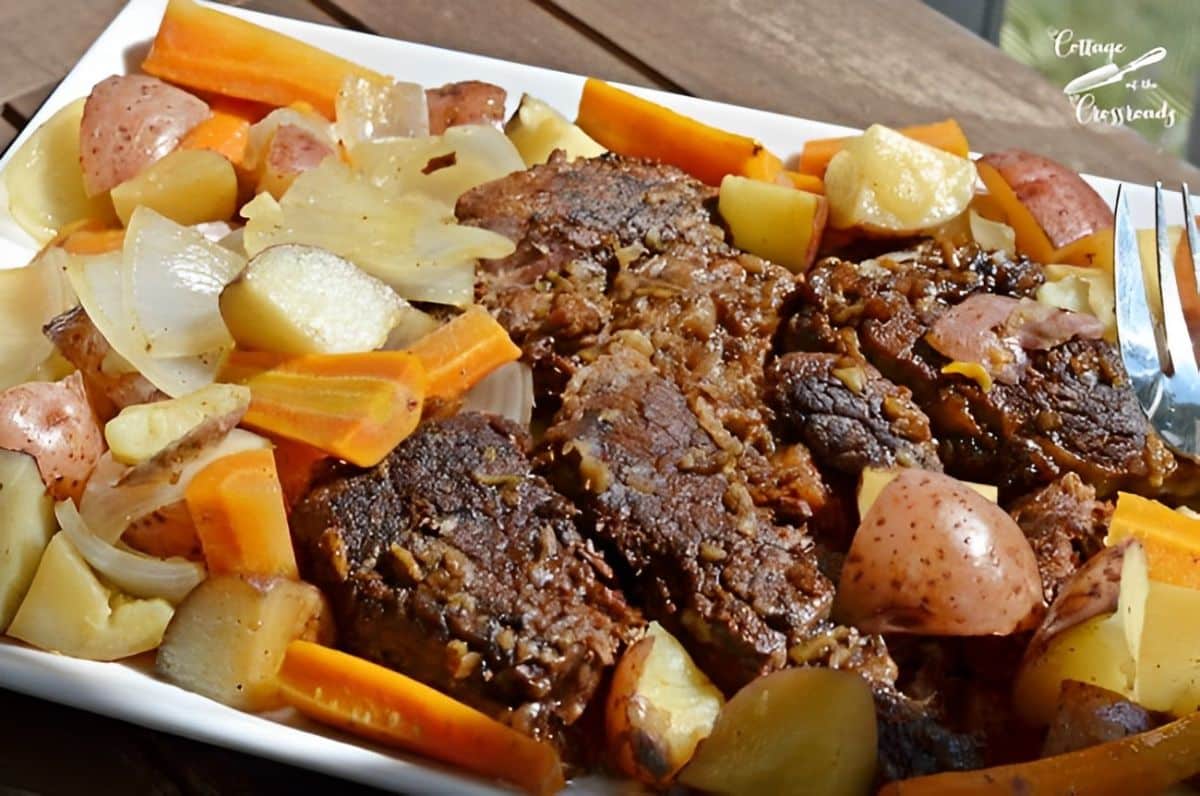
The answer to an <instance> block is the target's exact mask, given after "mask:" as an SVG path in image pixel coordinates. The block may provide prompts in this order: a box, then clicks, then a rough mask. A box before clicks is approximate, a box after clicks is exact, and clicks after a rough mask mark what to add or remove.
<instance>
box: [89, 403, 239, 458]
mask: <svg viewBox="0 0 1200 796" xmlns="http://www.w3.org/2000/svg"><path fill="white" fill-rule="evenodd" d="M249 406H250V389H249V388H248V387H244V386H242V385H240V384H210V385H208V386H207V387H202V388H200V389H199V390H197V391H196V392H194V393H190V394H188V395H185V396H183V397H181V398H172V399H170V400H167V401H156V402H154V403H149V404H136V405H134V406H127V407H125V408H124V409H122V410H121V413H120V414H119V415H117V416H116V417H114V418H113V419H112V420H110V421H108V423H107V424H105V426H104V438H105V440H107V442H108V449H109V450H110V451H111V452H112V457H113V458H114V459H116V460H117V461H118V462H120V463H121V464H138V463H140V462H144V461H146V460H147V459H149V458H150V457H152V456H154V455H155V454H156V453H158V452H160V451H162V450H163V449H165V448H166V447H167V446H168V445H170V444H171V443H173V442H176V441H177V440H179V439H182V438H183V437H184V436H186V435H187V434H188V433H189V432H190V431H192V430H194V429H195V428H197V427H198V426H200V425H201V424H202V423H205V422H206V421H209V420H212V419H214V418H218V417H223V416H226V415H231V414H236V415H237V416H238V417H239V418H240V417H241V416H242V415H244V414H245V413H246V409H247V408H248V407H249ZM235 424H236V421H235Z"/></svg>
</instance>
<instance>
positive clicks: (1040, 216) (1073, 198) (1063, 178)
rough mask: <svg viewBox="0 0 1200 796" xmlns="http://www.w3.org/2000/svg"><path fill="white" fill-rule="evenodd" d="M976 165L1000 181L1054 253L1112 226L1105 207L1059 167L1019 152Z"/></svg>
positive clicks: (1072, 174)
mask: <svg viewBox="0 0 1200 796" xmlns="http://www.w3.org/2000/svg"><path fill="white" fill-rule="evenodd" d="M980 162H982V163H986V164H988V165H989V166H991V167H992V168H994V169H995V170H996V171H997V172H998V173H999V174H1000V176H1001V177H1003V178H1004V181H1005V182H1006V183H1008V185H1009V187H1010V188H1012V189H1013V193H1015V194H1016V196H1017V200H1018V201H1020V202H1021V204H1022V205H1024V206H1025V208H1026V209H1027V210H1028V211H1029V213H1030V214H1031V215H1032V216H1033V218H1034V220H1036V221H1037V222H1038V225H1039V226H1040V227H1041V228H1042V231H1043V232H1045V233H1046V237H1047V238H1049V240H1050V245H1052V246H1054V247H1055V248H1056V249H1058V248H1062V247H1063V246H1066V245H1067V244H1069V243H1074V242H1075V241H1077V240H1079V239H1080V238H1082V237H1085V236H1087V235H1091V234H1092V233H1093V232H1096V231H1098V230H1102V229H1111V228H1112V226H1113V212H1112V209H1111V208H1110V207H1109V206H1108V203H1107V202H1105V201H1104V199H1103V198H1101V196H1100V194H1098V193H1096V190H1095V189H1094V188H1092V186H1090V185H1088V184H1087V182H1085V181H1084V179H1083V178H1082V177H1080V176H1079V175H1078V174H1076V173H1075V172H1074V171H1071V169H1069V168H1067V167H1066V166H1064V165H1062V164H1061V163H1058V162H1056V161H1053V160H1051V159H1050V158H1046V157H1042V156H1041V155H1035V154H1033V153H1031V152H1026V151H1024V150H1021V149H1007V150H1004V151H1003V152H993V153H991V154H988V155H984V156H983V157H982V158H980Z"/></svg>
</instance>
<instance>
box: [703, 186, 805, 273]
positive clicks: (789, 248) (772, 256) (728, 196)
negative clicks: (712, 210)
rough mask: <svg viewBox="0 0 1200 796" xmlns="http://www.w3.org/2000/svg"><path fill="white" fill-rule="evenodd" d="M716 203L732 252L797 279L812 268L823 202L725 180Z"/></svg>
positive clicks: (790, 191)
mask: <svg viewBox="0 0 1200 796" xmlns="http://www.w3.org/2000/svg"><path fill="white" fill-rule="evenodd" d="M718 202H719V204H718V209H719V210H720V212H721V218H723V219H725V223H726V224H728V225H729V231H730V233H732V235H733V245H734V246H737V247H738V248H739V249H742V250H744V251H748V252H750V253H751V254H757V255H758V256H759V257H762V258H764V259H767V260H770V261H772V262H775V263H779V264H780V265H783V266H787V268H789V269H790V270H792V271H794V272H797V273H799V272H803V271H804V270H805V269H807V268H808V266H809V265H810V264H812V261H813V257H815V256H816V253H817V245H818V244H819V243H820V241H821V232H822V231H823V230H824V229H825V217H826V214H827V211H828V205H827V203H826V201H825V197H824V196H819V195H817V194H815V193H809V192H807V191H801V190H797V189H796V188H788V187H785V186H783V185H775V184H774V183H769V182H763V181H762V180H751V179H747V178H746V177H738V176H735V175H733V174H730V175H728V176H727V177H725V179H723V180H721V193H720V197H719V199H718Z"/></svg>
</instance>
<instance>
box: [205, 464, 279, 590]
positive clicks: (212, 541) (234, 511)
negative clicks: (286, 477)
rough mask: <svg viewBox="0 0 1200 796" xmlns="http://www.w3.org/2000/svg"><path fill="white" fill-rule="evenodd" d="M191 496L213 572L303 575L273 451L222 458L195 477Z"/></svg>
mask: <svg viewBox="0 0 1200 796" xmlns="http://www.w3.org/2000/svg"><path fill="white" fill-rule="evenodd" d="M186 499H187V506H188V512H189V513H190V514H191V515H192V522H193V524H194V525H195V526H196V535H197V536H198V537H199V538H200V547H201V549H202V550H203V551H204V560H205V563H207V564H208V571H209V572H211V573H213V574H221V573H225V572H236V573H240V574H246V575H282V576H283V577H285V578H297V577H299V576H300V575H299V571H298V570H297V569H296V554H295V552H294V551H293V550H292V537H291V533H290V532H289V531H288V523H287V514H286V512H285V511H284V507H283V491H282V490H281V489H280V486H279V476H278V475H277V474H276V472H275V457H274V454H272V453H271V451H269V450H265V449H260V450H250V451H243V452H241V453H235V454H233V455H232V456H225V457H223V458H220V459H217V460H216V461H214V462H213V463H212V464H210V465H208V466H207V467H205V468H204V469H203V470H201V471H200V472H199V473H197V474H196V476H195V478H193V479H192V482H191V483H190V484H189V485H188V488H187V492H186Z"/></svg>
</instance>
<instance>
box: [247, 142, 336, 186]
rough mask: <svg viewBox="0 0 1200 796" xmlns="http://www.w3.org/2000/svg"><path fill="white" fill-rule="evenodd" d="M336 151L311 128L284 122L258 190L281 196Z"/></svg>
mask: <svg viewBox="0 0 1200 796" xmlns="http://www.w3.org/2000/svg"><path fill="white" fill-rule="evenodd" d="M332 154H334V150H333V147H332V146H331V145H330V144H329V143H328V142H326V141H323V140H322V139H321V138H320V137H319V136H318V135H316V134H315V133H313V132H312V131H311V130H307V129H305V128H303V127H301V126H299V125H295V124H281V125H279V129H278V130H276V131H275V134H274V135H273V136H271V143H270V145H268V147H267V154H266V157H265V158H264V160H263V164H262V169H261V174H260V176H259V178H258V190H259V191H267V192H269V193H270V194H271V195H273V196H274V197H275V198H276V199H278V198H280V197H282V196H283V194H284V193H285V192H286V191H287V189H288V188H289V187H291V184H292V181H293V180H295V179H296V177H298V176H299V175H301V174H303V173H304V172H306V171H308V170H309V169H314V168H316V167H317V166H319V165H321V161H323V160H324V159H325V158H327V157H329V156H330V155H332Z"/></svg>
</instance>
